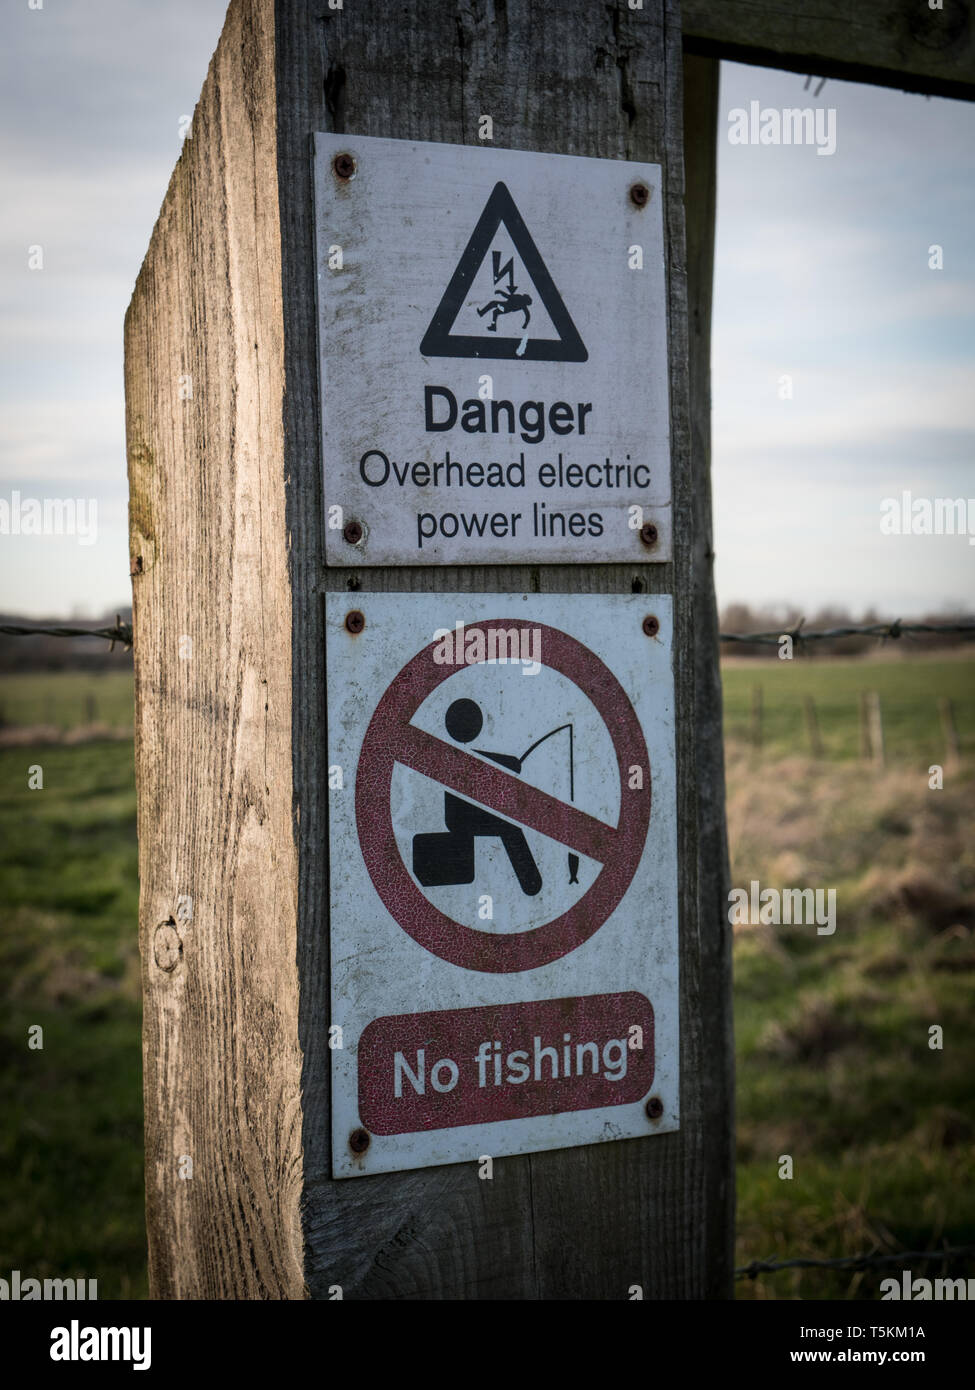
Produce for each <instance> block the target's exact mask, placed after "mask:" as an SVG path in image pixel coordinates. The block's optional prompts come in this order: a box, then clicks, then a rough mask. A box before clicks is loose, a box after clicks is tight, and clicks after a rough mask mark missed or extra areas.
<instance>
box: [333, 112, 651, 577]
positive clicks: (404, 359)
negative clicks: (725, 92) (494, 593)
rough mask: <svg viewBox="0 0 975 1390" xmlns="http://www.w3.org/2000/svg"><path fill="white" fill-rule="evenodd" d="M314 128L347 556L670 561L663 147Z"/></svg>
mask: <svg viewBox="0 0 975 1390" xmlns="http://www.w3.org/2000/svg"><path fill="white" fill-rule="evenodd" d="M315 138H316V145H315V189H316V228H317V256H318V320H319V343H320V358H321V392H322V396H321V402H322V442H323V476H324V506H325V536H326V546H325V549H326V561H327V563H328V564H330V565H352V566H361V565H390V564H392V565H425V564H486V563H494V564H497V563H502V564H503V563H517V562H521V561H525V560H532V561H534V562H536V563H566V562H570V563H571V562H573V561H578V562H580V563H583V562H585V563H592V562H594V561H595V562H600V561H604V562H612V561H626V562H641V561H646V560H667V559H669V558H670V555H671V540H672V536H671V487H670V445H669V438H670V429H669V391H668V376H667V295H666V275H665V269H664V258H663V221H662V193H661V180H660V169H659V166H657V165H650V164H636V163H629V162H626V161H622V160H600V159H582V158H576V157H573V156H566V155H548V154H535V153H525V152H519V151H513V150H497V149H486V148H472V147H468V146H454V145H434V144H419V143H413V142H410V141H400V140H377V139H371V138H367V137H364V136H351V135H348V136H345V135H325V134H320V135H317V136H316V137H315Z"/></svg>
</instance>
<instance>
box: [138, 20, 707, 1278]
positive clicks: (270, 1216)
mask: <svg viewBox="0 0 975 1390" xmlns="http://www.w3.org/2000/svg"><path fill="white" fill-rule="evenodd" d="M404 35H409V43H408V44H406V43H404ZM716 71H717V70H716V65H715V64H713V63H711V62H710V61H708V60H702V63H701V66H699V67H698V68H696V69H695V70H694V74H693V75H694V83H695V86H694V91H695V102H696V105H695V107H694V119H695V123H696V134H695V139H694V147H693V149H692V151H690V156H691V157H690V158H689V160H688V181H689V199H690V212H691V225H692V228H693V237H689V238H688V245H687V249H688V257H687V261H685V232H684V205H683V192H684V162H683V158H682V55H681V33H680V21H679V15H678V9H677V4H676V0H645V4H644V7H643V9H642V10H640V11H631V10H629V9H628V8H627V7H626V6H625V5H621V6H619V7H616V6H610V7H606V6H603V5H593V4H592V3H590V0H561V3H559V4H558V5H548V4H545V5H543V4H539V3H529V0H508V3H507V4H505V5H502V4H500V3H496V4H490V3H489V4H487V5H485V6H478V7H458V6H456V5H455V4H453V3H449V0H401V2H400V3H397V4H395V5H394V4H393V3H392V2H391V0H357V3H355V4H348V3H346V5H345V7H344V9H342V10H332V9H327V8H326V7H325V6H323V5H320V4H312V3H310V2H309V0H233V3H232V4H231V6H230V10H229V13H228V17H227V21H226V25H225V28H224V32H223V35H222V38H221V41H220V45H219V48H218V50H217V53H216V56H215V58H214V61H213V63H212V65H211V68H210V72H209V75H208V77H207V81H206V84H205V86H204V89H203V94H202V96H201V98H200V102H199V105H198V107H197V110H196V114H195V116H194V119H193V128H192V137H191V138H190V139H188V140H187V141H186V143H185V145H184V149H183V152H182V155H181V158H180V161H179V164H178V165H177V168H176V171H175V174H174V176H173V180H172V183H171V185H170V189H169V192H168V194H167V196H166V200H165V202H164V204H163V208H162V212H161V214H160V218H159V221H158V224H157V226H156V229H155V231H154V233H153V237H152V241H151V244H150V248H149V252H148V255H147V257H146V261H145V264H144V266H143V269H142V272H141V274H140V277H139V281H138V284H137V287H136V291H135V294H134V297H133V301H132V305H131V307H130V309H129V313H128V316H127V320H126V398H127V431H128V455H129V478H130V495H131V501H130V533H131V557H132V558H131V564H132V573H133V594H134V605H133V606H134V618H133V621H134V627H135V680H136V725H137V727H136V757H137V773H138V798H139V829H140V873H141V906H140V918H141V922H140V932H141V940H142V953H143V983H144V994H145V1024H144V1054H145V1094H146V1146H147V1152H146V1190H147V1228H148V1236H149V1252H150V1281H151V1288H152V1292H153V1294H154V1296H156V1297H179V1298H215V1297H234V1298H241V1297H278V1298H295V1297H302V1296H306V1295H308V1294H310V1295H311V1296H312V1297H325V1298H327V1297H329V1296H330V1290H334V1288H335V1286H340V1287H341V1289H342V1291H343V1296H344V1297H345V1298H414V1299H428V1298H450V1299H454V1298H479V1299H484V1298H488V1299H494V1298H507V1299H550V1298H567V1299H613V1298H622V1299H625V1298H627V1297H629V1292H628V1290H629V1288H630V1286H632V1285H634V1284H637V1285H640V1286H641V1288H642V1291H643V1297H644V1298H704V1297H726V1296H728V1295H729V1293H730V1291H731V1273H732V1215H733V1169H732V1148H731V1114H732V1086H731V1069H732V1053H731V1022H730V1020H731V1014H730V970H729V955H728V952H729V942H730V929H729V927H728V924H727V858H726V846H725V832H724V807H723V782H722V751H721V702H720V684H719V676H718V661H717V655H718V650H717V640H716V633H717V622H716V610H715V603H714V591H713V583H712V560H713V556H712V551H711V541H710V535H711V526H710V482H709V474H708V453H709V443H708V440H709V421H708V419H707V404H706V403H707V401H708V391H709V386H708V377H707V371H708V369H707V347H708V339H709V316H710V276H711V252H712V238H713V204H714V128H715V120H716V112H717V106H716V103H717V84H716ZM482 113H488V114H491V115H492V116H493V118H494V122H495V142H496V144H497V145H498V146H507V147H510V148H514V149H526V150H542V151H552V152H561V153H567V154H580V155H590V156H599V157H602V158H607V159H621V158H627V159H636V160H647V161H652V162H656V163H659V164H660V165H661V166H662V169H663V188H664V236H665V245H666V263H667V270H668V286H669V289H668V293H669V308H668V340H669V364H670V383H669V384H670V400H671V445H672V458H673V478H674V492H673V502H674V532H675V559H674V562H673V563H672V564H658V565H642V564H641V565H637V566H631V565H596V566H568V565H562V566H538V565H526V564H518V565H510V566H498V567H484V566H481V567H463V568H450V569H448V568H398V569H364V570H362V571H357V572H350V571H338V570H325V569H324V568H323V556H324V537H323V530H322V484H321V456H320V437H319V435H320V423H319V422H320V418H321V414H320V411H321V403H320V400H319V359H318V340H317V331H316V314H315V284H316V259H315V243H314V224H313V203H312V174H311V147H312V139H311V137H312V135H313V133H314V132H315V131H339V132H355V133H357V134H360V135H374V136H383V137H397V138H403V139H412V140H431V141H440V142H446V143H454V144H476V143H477V141H478V120H479V116H480V115H481V114H482ZM691 253H692V254H693V262H692V282H691V284H692V303H691V307H692V317H691V320H690V341H691V345H690V348H689V334H688V329H689V318H688V298H687V295H688V287H687V282H686V279H685V265H686V264H687V263H688V262H690V261H691ZM621 350H625V346H621ZM689 358H690V362H691V364H692V368H693V369H692V374H691V376H690V380H689ZM692 403H693V411H694V420H693V430H692V420H691V408H692ZM637 585H642V591H643V592H646V593H648V594H653V593H672V594H673V595H674V603H675V680H676V690H675V694H676V708H677V709H678V711H679V719H678V727H677V785H678V837H679V903H680V939H681V953H680V961H679V967H680V993H681V1127H680V1130H679V1131H678V1132H675V1133H672V1134H666V1135H657V1136H655V1137H653V1138H649V1139H646V1140H642V1139H641V1140H633V1141H621V1142H614V1143H605V1144H599V1145H595V1146H591V1147H581V1148H575V1149H564V1150H559V1151H553V1152H545V1153H536V1154H532V1155H529V1156H519V1157H510V1158H505V1159H501V1160H499V1161H498V1162H497V1164H496V1167H495V1173H494V1178H493V1180H492V1181H490V1182H484V1181H479V1180H478V1176H477V1170H476V1166H472V1165H468V1164H464V1165H456V1166H445V1167H434V1168H425V1169H419V1170H415V1171H408V1172H398V1173H391V1174H385V1175H379V1176H374V1177H370V1178H366V1179H362V1180H352V1181H348V1180H346V1181H345V1182H342V1181H334V1180H333V1179H332V1177H331V1169H330V1161H329V1070H330V1069H329V1057H330V1054H329V1050H328V1037H327V1021H328V1016H329V996H328V985H327V980H328V915H329V895H328V865H327V862H326V851H325V846H326V845H327V843H328V826H327V812H328V807H327V793H326V786H327V759H326V749H325V741H324V728H325V694H324V691H325V681H324V650H325V643H324V623H323V591H325V590H332V591H345V590H347V589H352V590H362V591H363V592H370V591H372V592H377V591H385V592H391V591H393V592H396V591H398V592H416V593H422V592H429V591H438V590H440V591H443V592H456V591H470V592H484V591H495V592H499V593H506V592H507V593H522V592H535V593H573V592H575V593H595V592H599V593H630V592H633V591H635V590H636V586H637ZM186 638H189V639H190V645H189V646H187V644H186V641H185V639H186ZM187 651H189V653H190V655H189V656H188V657H187V656H186V652H187Z"/></svg>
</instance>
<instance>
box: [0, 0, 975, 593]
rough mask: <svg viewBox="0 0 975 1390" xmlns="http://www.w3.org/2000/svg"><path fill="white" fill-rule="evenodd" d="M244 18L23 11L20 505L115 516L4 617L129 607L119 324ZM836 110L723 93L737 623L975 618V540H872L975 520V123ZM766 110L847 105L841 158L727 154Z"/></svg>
mask: <svg viewBox="0 0 975 1390" xmlns="http://www.w3.org/2000/svg"><path fill="white" fill-rule="evenodd" d="M225 8H226V6H225V0H166V3H165V4H159V3H149V2H148V0H86V3H85V4H84V5H83V6H82V5H80V4H78V3H70V0H44V4H43V8H42V9H41V10H30V9H29V8H28V6H27V3H26V0H16V3H10V4H8V5H6V6H5V7H4V14H3V18H2V21H0V24H2V36H3V42H2V44H0V116H2V119H0V165H2V169H3V185H4V197H3V200H2V209H0V304H2V310H3V327H2V330H0V498H6V499H8V500H9V498H10V496H11V493H12V492H13V491H14V490H19V491H20V492H21V494H22V495H23V496H31V497H38V498H43V497H65V496H71V497H84V498H89V497H94V498H95V499H97V503H98V540H97V542H96V544H94V545H89V546H83V545H79V544H78V543H77V542H76V541H75V540H74V539H73V538H64V537H61V538H57V537H39V538H34V537H25V536H6V535H0V610H4V611H8V612H9V611H19V612H24V613H31V614H50V613H62V612H66V613H72V614H74V615H75V616H77V617H84V616H91V615H95V614H100V613H102V612H103V611H104V610H106V609H109V608H111V607H113V606H115V605H121V604H124V603H127V602H128V601H129V597H130V588H129V578H128V562H127V555H128V548H127V543H126V481H125V441H124V401H123V386H122V321H123V317H124V313H125V309H126V305H127V304H128V300H129V297H130V295H131V292H132V287H133V284H134V282H135V277H136V274H137V273H138V268H139V265H140V263H141V260H142V256H143V254H144V252H145V249H146V246H147V244H148V241H149V235H150V232H151V230H152V226H153V223H154V221H155V217H156V214H157V212H158V209H159V205H160V203H161V200H162V197H163V194H164V192H165V189H166V185H167V183H168V180H169V175H170V173H171V170H172V167H173V164H174V163H175V160H176V158H177V157H178V154H179V146H180V121H181V119H182V118H183V117H184V116H187V115H189V114H191V113H192V110H193V107H194V105H195V102H196V98H197V95H198V93H199V89H200V86H201V84H202V81H203V78H204V75H205V73H206V68H207V64H208V62H209V58H210V55H211V53H212V51H213V49H214V47H215V44H216V41H217V38H218V36H219V32H220V28H221V25H222V22H223V15H224V12H225ZM817 85H818V84H817V83H814V84H813V86H812V88H811V89H810V90H808V91H804V79H803V78H802V77H800V76H796V75H795V74H790V73H779V72H770V71H766V70H763V69H757V68H745V67H740V66H737V65H725V66H724V67H723V69H722V97H721V111H722V115H721V129H720V133H719V141H720V143H719V187H718V227H717V265H716V282H715V310H714V353H713V363H714V378H713V399H714V422H713V423H714V473H713V477H714V493H715V544H716V551H717V556H718V559H717V583H718V598H719V602H721V603H722V604H725V603H728V602H732V601H738V600H745V601H748V602H751V603H762V602H794V603H796V604H798V605H800V606H801V607H802V608H803V609H805V610H807V611H808V612H810V613H811V612H813V611H814V610H815V609H816V608H817V607H819V606H820V605H822V604H825V603H836V602H839V603H843V604H845V605H847V606H848V607H850V608H852V609H853V610H860V609H863V608H865V607H866V606H868V605H873V606H874V607H875V608H877V609H878V610H880V611H882V612H883V613H884V614H886V615H890V616H897V615H904V616H907V615H909V614H914V613H919V612H921V611H924V610H928V609H935V608H939V607H942V606H945V605H952V604H954V605H966V604H967V606H969V607H970V606H972V604H971V600H972V594H973V590H975V585H973V583H972V576H973V572H975V547H970V546H969V545H968V543H967V538H966V537H964V536H938V537H924V536H900V537H898V536H883V535H882V534H881V532H880V527H879V518H880V504H881V502H882V500H883V499H884V498H885V497H888V496H891V495H897V494H899V493H900V492H901V491H902V490H904V489H910V490H911V491H912V492H913V493H914V495H915V496H922V495H923V496H931V497H934V496H952V497H957V496H966V497H967V496H972V497H973V498H975V467H973V441H975V105H966V104H962V103H956V102H948V101H943V100H940V99H932V100H926V99H925V98H924V97H918V96H910V95H905V94H903V93H899V92H893V91H888V90H885V89H880V88H870V87H862V86H857V85H852V84H847V83H837V82H832V81H830V82H827V83H826V85H825V86H824V87H823V89H822V91H821V92H820V93H819V95H818V97H817V96H815V89H816V86H817ZM752 100H757V101H759V102H760V103H761V105H762V106H763V107H776V108H782V107H787V106H788V107H791V106H796V105H811V106H823V107H834V108H835V110H836V135H837V148H836V152H835V154H833V155H831V156H826V157H824V156H819V155H817V154H816V151H815V148H811V147H807V146H791V147H786V146H782V147H775V146H738V145H731V144H730V143H729V141H728V139H727V135H726V132H727V129H728V120H727V113H728V112H729V111H730V110H732V109H733V108H736V107H745V108H747V107H748V105H749V102H750V101H752ZM933 243H938V244H940V245H942V246H943V247H944V263H945V268H944V270H942V271H932V270H929V269H928V247H929V245H931V244H933ZM34 245H40V246H42V247H43V255H44V268H43V270H40V271H31V270H29V269H28V268H27V261H28V247H29V246H34ZM784 374H790V375H791V376H792V378H793V399H792V400H780V399H779V396H778V382H779V378H780V377H781V376H782V375H784ZM972 525H973V529H975V505H973V509H972Z"/></svg>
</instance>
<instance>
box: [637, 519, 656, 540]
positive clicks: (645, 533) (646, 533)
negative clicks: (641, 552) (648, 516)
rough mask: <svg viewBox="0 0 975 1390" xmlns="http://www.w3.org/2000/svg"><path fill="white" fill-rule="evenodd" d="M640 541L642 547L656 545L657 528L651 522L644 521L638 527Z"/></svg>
mask: <svg viewBox="0 0 975 1390" xmlns="http://www.w3.org/2000/svg"><path fill="white" fill-rule="evenodd" d="M640 539H641V541H642V542H643V544H644V545H656V544H657V528H656V526H654V524H653V522H652V521H645V522H644V523H643V525H642V526H641V527H640Z"/></svg>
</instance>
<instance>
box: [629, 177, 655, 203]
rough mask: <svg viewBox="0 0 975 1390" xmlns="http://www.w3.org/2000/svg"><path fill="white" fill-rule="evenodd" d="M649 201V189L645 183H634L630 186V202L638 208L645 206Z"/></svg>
mask: <svg viewBox="0 0 975 1390" xmlns="http://www.w3.org/2000/svg"><path fill="white" fill-rule="evenodd" d="M649 201H650V190H649V188H648V187H647V186H646V184H645V183H635V184H633V185H632V187H631V188H630V202H631V203H633V204H635V206H636V207H638V208H645V207H646V205H647V203H649Z"/></svg>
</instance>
